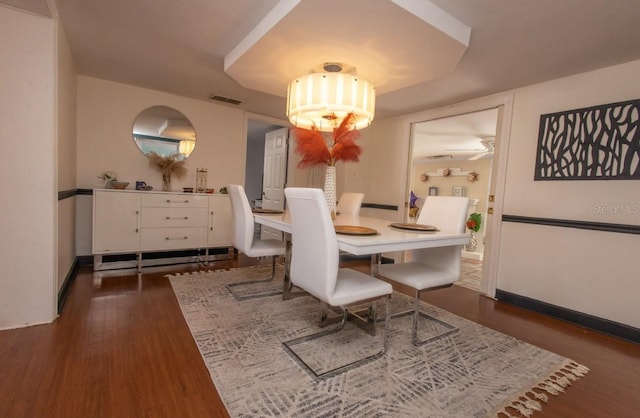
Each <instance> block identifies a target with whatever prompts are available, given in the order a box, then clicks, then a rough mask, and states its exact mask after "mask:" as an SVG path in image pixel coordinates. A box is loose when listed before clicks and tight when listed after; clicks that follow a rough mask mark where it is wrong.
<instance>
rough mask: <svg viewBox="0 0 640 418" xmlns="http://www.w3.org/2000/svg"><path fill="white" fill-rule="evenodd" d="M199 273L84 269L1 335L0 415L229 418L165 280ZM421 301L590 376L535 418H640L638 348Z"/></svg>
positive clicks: (454, 297) (513, 311)
mask: <svg viewBox="0 0 640 418" xmlns="http://www.w3.org/2000/svg"><path fill="white" fill-rule="evenodd" d="M251 263H252V261H250V260H246V259H244V258H241V259H240V260H233V261H224V262H217V263H216V264H215V268H228V267H232V266H237V265H247V264H251ZM351 266H352V267H357V268H359V269H362V270H366V269H367V266H366V264H365V265H359V264H357V263H356V264H352V265H351ZM195 269H198V267H197V266H181V267H178V268H177V270H176V268H175V267H173V268H167V269H165V270H164V271H161V272H145V273H143V274H142V275H140V276H138V275H136V274H135V273H133V274H128V275H126V274H125V275H123V276H120V277H117V276H116V277H103V278H102V279H97V278H95V277H94V275H93V272H92V271H91V269H90V268H82V269H81V271H80V273H79V275H78V276H77V278H76V280H75V282H74V284H73V287H72V289H71V292H70V295H69V298H68V299H67V302H66V305H65V309H64V311H63V313H62V315H61V316H60V318H58V319H57V320H56V321H55V322H54V323H53V324H48V325H39V326H32V327H27V328H22V329H16V330H9V331H2V332H0V417H12V418H13V417H65V418H69V417H83V418H84V417H154V418H155V417H225V416H228V414H227V413H226V411H225V408H224V406H223V405H222V403H221V402H220V399H219V396H218V394H217V392H216V390H215V387H214V386H213V384H212V382H211V379H210V377H209V373H208V371H207V369H206V367H205V365H204V363H203V361H202V358H201V356H200V353H199V352H198V348H197V346H196V345H195V342H194V341H193V339H192V336H191V334H190V332H189V329H188V328H187V325H186V323H185V321H184V319H183V317H182V314H181V312H180V308H179V306H178V303H177V301H176V299H175V296H174V294H173V291H172V290H171V285H170V284H169V281H168V280H167V279H166V278H165V277H164V275H165V274H167V273H169V272H173V271H191V270H195ZM425 300H427V301H428V302H429V303H432V304H434V305H437V306H440V307H442V308H444V309H447V310H449V311H451V312H454V313H456V314H458V315H460V316H462V317H465V318H467V319H470V320H473V321H476V322H479V323H481V324H483V325H485V326H488V327H490V328H493V329H496V330H498V331H501V332H504V333H506V334H509V335H513V336H515V337H517V338H520V339H522V340H524V341H527V342H529V343H532V344H535V345H537V346H539V347H542V348H545V349H548V350H551V351H553V352H556V353H558V354H561V355H564V356H567V357H570V358H572V359H573V360H575V361H577V362H579V363H582V364H584V365H586V366H588V367H589V368H590V369H591V372H590V373H589V374H588V375H587V376H585V377H583V378H582V379H581V380H579V381H578V382H575V383H574V384H573V385H572V387H571V388H570V389H569V390H568V391H567V392H566V393H564V394H562V395H560V396H554V397H552V398H551V399H550V401H549V403H548V404H546V405H545V406H544V408H543V412H542V413H539V414H536V415H535V416H540V417H543V416H544V417H581V418H584V417H637V416H639V414H640V412H639V411H640V345H638V344H633V343H630V342H625V341H622V340H619V339H616V338H613V337H609V336H606V335H602V334H599V333H596V332H592V331H590V330H587V329H584V328H581V327H577V326H574V325H571V324H568V323H563V322H560V321H557V320H553V319H550V318H547V317H544V316H541V315H537V314H534V313H531V312H527V311H525V310H522V309H519V308H516V307H513V306H509V305H506V304H503V303H498V302H495V301H493V300H491V299H488V298H485V297H483V296H480V295H479V294H477V293H475V292H473V291H471V290H469V289H466V288H463V287H459V286H453V287H452V288H450V289H444V290H438V291H435V292H431V293H430V294H428V295H427V296H426V297H425ZM514 415H515V413H514Z"/></svg>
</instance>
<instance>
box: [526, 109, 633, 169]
mask: <svg viewBox="0 0 640 418" xmlns="http://www.w3.org/2000/svg"><path fill="white" fill-rule="evenodd" d="M639 125H640V99H638V100H630V101H626V102H619V103H611V104H605V105H600V106H593V107H588V108H583V109H576V110H569V111H564V112H558V113H549V114H546V115H541V116H540V129H539V133H538V150H537V156H536V168H535V175H534V180H637V179H640V126H639Z"/></svg>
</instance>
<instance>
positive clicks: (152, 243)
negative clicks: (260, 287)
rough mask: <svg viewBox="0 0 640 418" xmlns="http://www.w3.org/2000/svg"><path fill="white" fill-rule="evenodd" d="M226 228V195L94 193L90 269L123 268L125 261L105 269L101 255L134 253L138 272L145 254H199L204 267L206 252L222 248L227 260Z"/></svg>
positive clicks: (228, 229)
mask: <svg viewBox="0 0 640 418" xmlns="http://www.w3.org/2000/svg"><path fill="white" fill-rule="evenodd" d="M231 228H232V219H231V203H230V201H229V197H228V195H222V194H217V195H213V194H200V193H171V192H151V191H135V190H111V189H96V190H94V191H93V235H92V253H93V255H94V269H95V270H104V269H106V268H123V267H126V264H127V262H126V261H125V262H120V263H109V264H110V266H106V264H107V263H104V262H103V256H105V255H111V254H136V255H137V257H136V261H135V262H133V263H134V264H135V265H136V266H137V267H138V269H140V268H141V267H142V265H143V260H142V253H145V252H158V251H177V250H189V249H204V250H205V255H204V261H205V262H208V261H209V259H210V255H209V249H210V248H224V249H226V253H224V255H225V258H227V257H228V256H230V255H231V250H232V248H231V246H232V243H231V234H232V231H231ZM214 258H219V257H215V256H214ZM186 261H189V260H186ZM131 263H132V262H131V261H129V262H128V264H131Z"/></svg>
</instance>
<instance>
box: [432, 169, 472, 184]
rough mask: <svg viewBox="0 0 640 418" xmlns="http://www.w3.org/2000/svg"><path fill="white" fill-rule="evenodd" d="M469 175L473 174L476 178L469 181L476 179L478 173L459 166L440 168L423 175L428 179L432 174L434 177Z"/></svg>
mask: <svg viewBox="0 0 640 418" xmlns="http://www.w3.org/2000/svg"><path fill="white" fill-rule="evenodd" d="M469 175H472V176H471V177H473V178H474V179H473V180H469V181H475V180H477V178H478V175H477V174H476V173H475V172H474V171H462V170H461V169H459V168H438V169H437V170H436V171H435V172H432V173H424V174H423V176H426V178H427V179H428V178H429V177H431V176H433V177H459V176H467V177H469ZM423 181H425V180H423Z"/></svg>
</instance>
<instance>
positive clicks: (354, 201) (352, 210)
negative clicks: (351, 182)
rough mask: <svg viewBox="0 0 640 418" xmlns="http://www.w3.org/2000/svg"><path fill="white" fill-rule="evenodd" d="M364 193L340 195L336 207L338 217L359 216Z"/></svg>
mask: <svg viewBox="0 0 640 418" xmlns="http://www.w3.org/2000/svg"><path fill="white" fill-rule="evenodd" d="M363 200H364V193H353V192H344V193H342V194H341V195H340V200H338V205H337V206H336V215H341V214H342V215H350V216H359V215H360V207H361V206H362V201H363Z"/></svg>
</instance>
